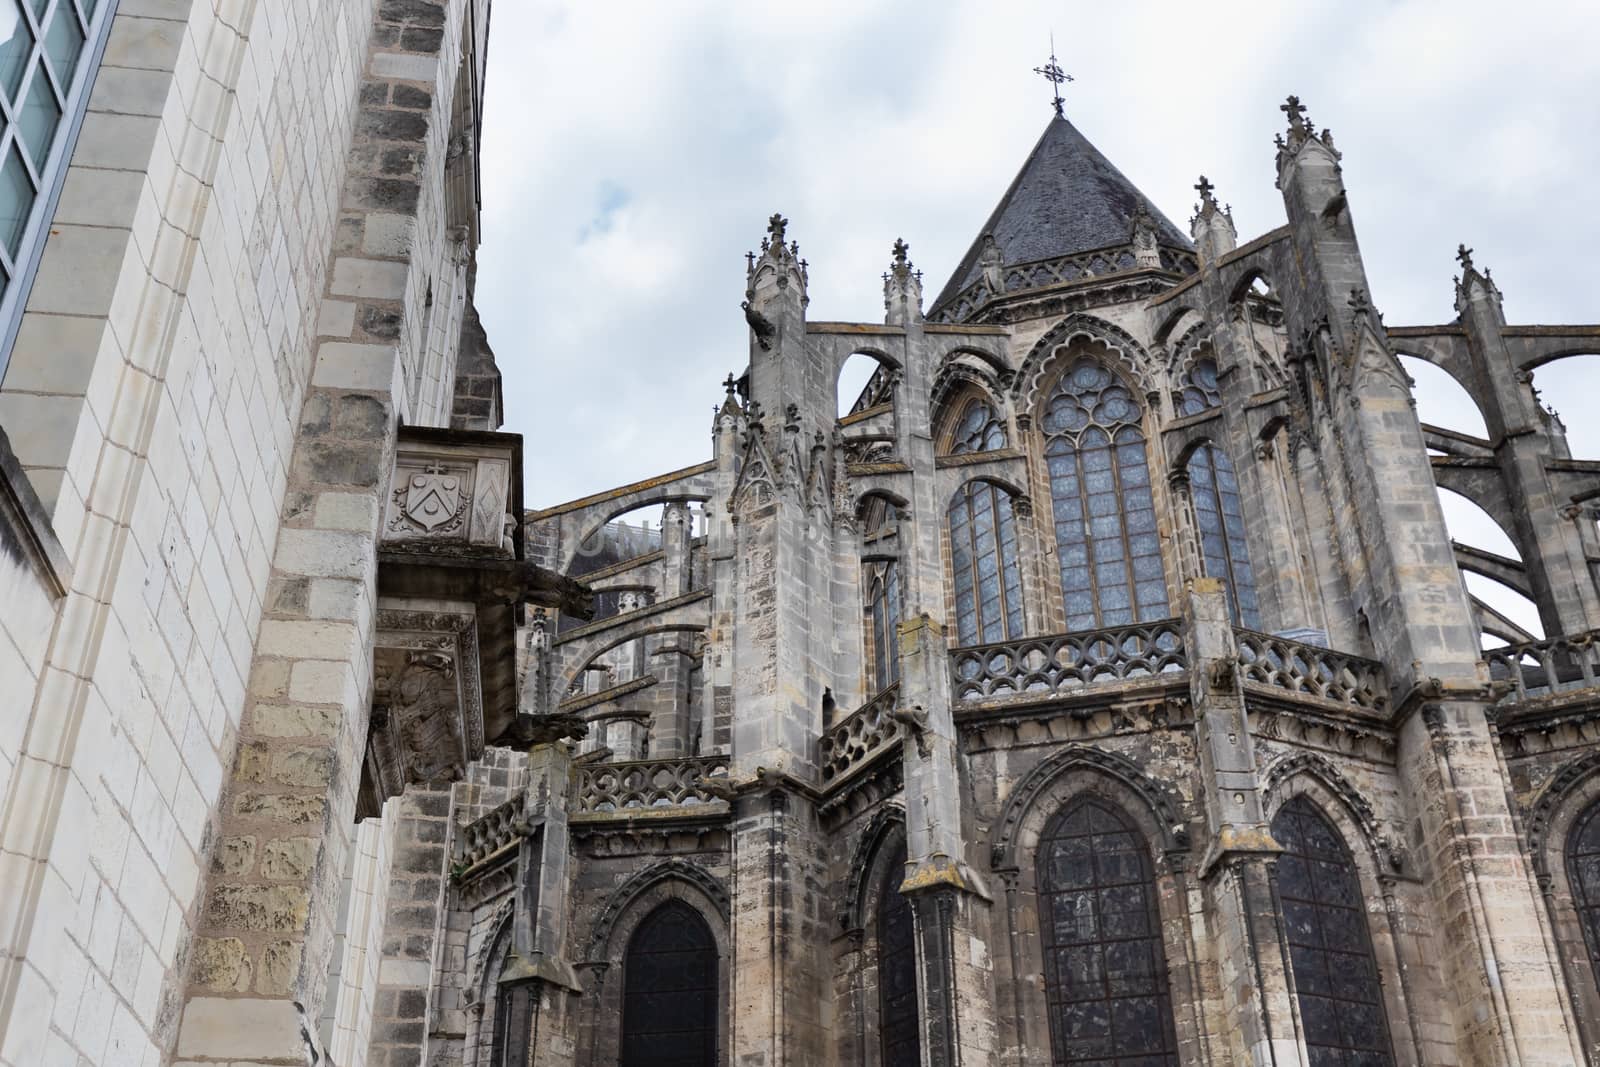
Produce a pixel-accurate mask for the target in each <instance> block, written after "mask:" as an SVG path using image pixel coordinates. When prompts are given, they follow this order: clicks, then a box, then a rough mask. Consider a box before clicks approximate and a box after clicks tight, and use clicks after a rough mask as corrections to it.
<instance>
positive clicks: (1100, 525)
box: [1089, 515, 1122, 538]
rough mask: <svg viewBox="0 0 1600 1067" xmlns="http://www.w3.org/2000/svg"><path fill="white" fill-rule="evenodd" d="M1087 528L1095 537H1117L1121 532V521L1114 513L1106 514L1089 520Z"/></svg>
mask: <svg viewBox="0 0 1600 1067" xmlns="http://www.w3.org/2000/svg"><path fill="white" fill-rule="evenodd" d="M1089 530H1090V532H1091V533H1093V535H1094V536H1095V537H1096V538H1101V537H1118V536H1120V535H1121V533H1122V522H1121V521H1120V519H1119V517H1118V516H1116V515H1107V516H1104V517H1100V518H1093V519H1090V520H1089Z"/></svg>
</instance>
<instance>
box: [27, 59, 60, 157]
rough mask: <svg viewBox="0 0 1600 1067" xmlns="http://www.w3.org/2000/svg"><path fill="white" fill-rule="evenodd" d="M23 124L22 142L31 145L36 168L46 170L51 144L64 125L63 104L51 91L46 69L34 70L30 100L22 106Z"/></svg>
mask: <svg viewBox="0 0 1600 1067" xmlns="http://www.w3.org/2000/svg"><path fill="white" fill-rule="evenodd" d="M21 123H22V142H23V143H24V144H25V145H27V146H28V158H29V159H31V160H33V165H34V166H35V167H36V168H38V169H39V170H43V169H44V163H45V157H46V155H48V154H49V152H50V143H51V142H52V141H54V140H55V136H56V127H58V126H60V125H61V105H60V104H58V103H56V91H55V90H54V89H53V88H51V86H50V79H49V78H47V77H45V73H44V68H43V67H42V66H36V67H35V68H34V71H33V80H32V82H31V83H30V84H29V86H28V98H27V100H26V101H24V103H23V105H22V119H21Z"/></svg>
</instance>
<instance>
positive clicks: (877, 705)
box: [817, 685, 904, 785]
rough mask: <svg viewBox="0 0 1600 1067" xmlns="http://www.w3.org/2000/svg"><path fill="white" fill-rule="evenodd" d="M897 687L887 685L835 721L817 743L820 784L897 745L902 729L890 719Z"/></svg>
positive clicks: (896, 722) (835, 778)
mask: <svg viewBox="0 0 1600 1067" xmlns="http://www.w3.org/2000/svg"><path fill="white" fill-rule="evenodd" d="M899 697H900V687H899V685H891V686H890V687H889V688H887V689H885V690H883V691H882V692H881V693H879V694H878V695H877V696H875V697H873V698H872V699H871V700H869V701H867V702H866V703H865V704H863V705H861V707H859V708H857V709H856V710H855V711H853V712H851V713H850V714H849V715H847V716H845V717H844V718H843V719H841V720H839V721H838V722H837V723H835V724H834V725H833V726H832V727H830V728H829V729H828V730H826V731H825V732H824V733H823V735H822V737H820V738H819V739H818V740H817V764H818V766H820V767H821V768H822V782H823V784H824V785H828V784H831V783H833V782H835V781H837V780H839V779H840V778H842V777H844V776H845V775H846V774H849V773H850V772H851V771H853V770H855V769H856V768H857V767H861V766H864V765H865V764H866V763H867V762H869V761H870V760H871V759H872V758H873V757H875V756H876V755H878V753H880V752H882V751H883V750H884V749H885V748H887V747H889V746H891V745H896V744H898V743H899V741H900V734H901V731H902V730H903V729H904V727H903V726H901V724H900V722H899V720H897V719H896V718H895V717H894V709H895V706H896V702H897V701H898V700H899Z"/></svg>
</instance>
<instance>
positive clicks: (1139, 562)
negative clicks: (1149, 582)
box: [1133, 556, 1163, 578]
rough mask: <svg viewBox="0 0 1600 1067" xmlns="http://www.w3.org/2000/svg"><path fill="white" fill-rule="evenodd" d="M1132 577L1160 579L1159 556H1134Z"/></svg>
mask: <svg viewBox="0 0 1600 1067" xmlns="http://www.w3.org/2000/svg"><path fill="white" fill-rule="evenodd" d="M1133 576H1134V577H1135V578H1161V577H1163V575H1162V573H1161V557H1160V556H1135V557H1134V559H1133Z"/></svg>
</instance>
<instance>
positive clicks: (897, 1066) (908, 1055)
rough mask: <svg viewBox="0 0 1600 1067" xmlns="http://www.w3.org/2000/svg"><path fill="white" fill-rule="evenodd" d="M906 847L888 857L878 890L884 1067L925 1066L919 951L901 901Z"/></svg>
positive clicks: (905, 904)
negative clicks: (919, 1006)
mask: <svg viewBox="0 0 1600 1067" xmlns="http://www.w3.org/2000/svg"><path fill="white" fill-rule="evenodd" d="M905 869H906V846H905V844H904V843H903V842H902V843H901V845H900V847H899V848H898V849H896V850H895V853H894V854H893V855H892V856H891V857H890V860H889V863H888V864H887V865H886V866H885V868H884V877H883V884H882V886H881V887H880V888H879V890H878V1031H879V1033H880V1035H881V1037H882V1044H883V1065H884V1067H918V1064H920V1063H921V1062H922V1039H921V1027H920V1025H919V1024H918V1019H917V951H916V940H915V930H914V926H913V921H912V916H911V902H910V901H908V900H907V899H906V898H905V897H903V896H901V895H900V882H901V880H902V878H903V876H904V874H905Z"/></svg>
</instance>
